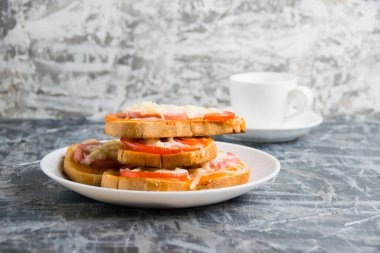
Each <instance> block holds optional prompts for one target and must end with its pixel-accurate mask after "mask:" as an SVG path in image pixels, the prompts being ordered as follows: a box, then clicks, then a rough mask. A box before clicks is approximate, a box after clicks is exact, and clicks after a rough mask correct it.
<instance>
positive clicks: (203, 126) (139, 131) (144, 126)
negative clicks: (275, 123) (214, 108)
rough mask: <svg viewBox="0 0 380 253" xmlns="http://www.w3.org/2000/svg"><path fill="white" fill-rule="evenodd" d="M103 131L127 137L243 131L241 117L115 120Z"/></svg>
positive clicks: (177, 135) (243, 124) (186, 135)
mask: <svg viewBox="0 0 380 253" xmlns="http://www.w3.org/2000/svg"><path fill="white" fill-rule="evenodd" d="M104 132H105V133H106V134H108V135H110V136H117V137H127V138H145V139H146V138H164V137H192V136H209V135H220V134H232V133H244V132H245V122H244V119H243V118H234V119H230V120H225V121H218V122H216V121H207V120H136V119H130V120H115V121H109V122H106V126H105V129H104Z"/></svg>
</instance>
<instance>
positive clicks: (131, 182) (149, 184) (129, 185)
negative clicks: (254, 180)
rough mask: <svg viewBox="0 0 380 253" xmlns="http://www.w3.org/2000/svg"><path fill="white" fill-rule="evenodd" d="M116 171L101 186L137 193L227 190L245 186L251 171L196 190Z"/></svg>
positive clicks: (108, 173) (186, 184)
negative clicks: (131, 176) (128, 175)
mask: <svg viewBox="0 0 380 253" xmlns="http://www.w3.org/2000/svg"><path fill="white" fill-rule="evenodd" d="M118 174H119V172H118V171H116V170H109V171H106V172H105V173H104V174H103V178H102V183H101V186H102V187H105V188H113V189H121V190H135V191H191V190H206V189H217V188H225V187H230V186H235V185H240V184H245V183H247V182H248V180H249V175H250V169H249V168H248V167H246V169H245V170H244V171H243V172H242V173H240V174H235V175H228V176H224V177H221V178H216V179H213V180H208V181H203V182H202V181H201V182H200V183H199V184H198V185H197V186H196V187H195V188H194V189H190V182H189V181H185V182H184V181H174V180H162V179H152V178H127V177H120V176H118Z"/></svg>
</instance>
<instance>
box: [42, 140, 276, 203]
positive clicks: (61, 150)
mask: <svg viewBox="0 0 380 253" xmlns="http://www.w3.org/2000/svg"><path fill="white" fill-rule="evenodd" d="M215 142H216V144H218V143H221V144H222V145H223V144H227V145H231V146H235V147H238V148H246V149H251V150H253V151H255V152H258V153H259V154H261V155H264V156H266V157H268V158H269V159H272V160H273V161H274V163H275V167H274V170H273V172H272V173H271V174H269V175H267V176H265V177H263V178H261V179H259V180H256V181H253V182H248V183H245V184H241V185H236V186H230V187H224V188H217V189H206V190H199V191H137V190H123V189H112V188H103V187H97V186H92V185H86V184H82V183H77V182H74V181H71V180H69V179H66V178H64V177H60V176H56V175H54V174H53V173H49V168H48V167H49V166H47V165H46V164H45V163H47V160H48V159H49V158H50V156H54V155H58V154H61V153H62V155H64V153H65V152H66V150H67V148H68V147H63V148H59V149H55V150H53V151H51V152H49V153H48V154H46V155H45V156H44V157H43V158H42V159H41V161H40V169H41V170H42V172H43V173H44V174H45V175H46V176H48V177H49V178H51V179H53V180H54V181H56V182H57V183H59V184H61V185H63V186H64V187H66V188H67V186H66V185H64V183H68V184H72V185H73V186H79V187H82V188H83V189H88V190H94V191H102V192H110V193H111V192H112V193H116V194H127V193H128V194H135V195H166V196H178V195H193V196H194V195H203V194H204V193H205V192H207V193H210V194H212V193H223V192H226V191H230V190H234V189H236V190H238V189H244V188H250V187H252V189H253V188H255V187H257V186H259V185H261V184H263V183H265V182H268V181H269V180H271V179H273V178H275V177H276V176H277V175H278V173H279V172H280V170H281V163H280V162H279V160H278V159H277V158H276V157H275V156H273V155H271V154H269V153H267V152H265V151H262V150H259V149H256V148H252V147H248V146H245V145H239V144H234V143H229V142H222V141H215ZM56 153H58V154H56ZM250 169H251V170H252V169H253V168H250ZM70 190H71V189H70Z"/></svg>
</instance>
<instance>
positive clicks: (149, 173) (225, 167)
mask: <svg viewBox="0 0 380 253" xmlns="http://www.w3.org/2000/svg"><path fill="white" fill-rule="evenodd" d="M247 170H248V167H247V166H246V165H245V164H244V163H243V162H242V161H241V160H240V159H239V158H238V157H236V156H235V155H234V154H232V153H230V152H222V151H219V152H218V155H217V157H216V158H215V159H213V160H212V161H210V162H207V163H205V164H203V165H202V167H200V168H191V169H183V168H174V169H154V168H142V167H137V168H132V167H127V166H126V167H123V168H122V169H120V176H122V177H129V178H152V179H162V180H175V181H183V182H187V183H189V185H190V189H195V188H196V186H197V185H198V184H202V183H205V182H208V181H210V180H214V179H217V178H221V177H224V176H228V175H238V174H242V173H244V172H246V171H247Z"/></svg>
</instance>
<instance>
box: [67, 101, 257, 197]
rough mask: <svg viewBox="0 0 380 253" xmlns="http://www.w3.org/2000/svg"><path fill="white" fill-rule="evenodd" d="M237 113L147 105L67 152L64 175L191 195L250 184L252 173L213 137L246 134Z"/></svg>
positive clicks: (111, 119)
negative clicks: (102, 139)
mask: <svg viewBox="0 0 380 253" xmlns="http://www.w3.org/2000/svg"><path fill="white" fill-rule="evenodd" d="M244 131H245V124H244V120H243V119H242V118H240V117H236V116H235V114H234V113H232V112H228V111H223V110H219V109H216V108H204V107H198V106H175V105H158V104H154V103H151V102H145V103H140V104H136V105H133V106H130V107H127V108H126V109H125V110H124V111H123V112H121V113H113V114H109V115H107V116H106V125H105V133H106V134H107V135H109V136H113V137H119V138H120V139H115V140H110V141H106V142H100V141H97V140H94V139H91V140H86V141H84V142H82V143H80V144H74V145H72V146H70V147H69V148H68V150H67V153H66V156H65V161H64V172H65V174H66V175H67V176H68V177H69V178H70V179H71V180H73V181H75V182H79V183H84V184H89V185H94V186H101V187H107V188H114V189H124V190H143V191H187V190H202V189H212V188H222V187H228V186H234V185H239V184H243V183H246V182H247V181H248V178H249V173H250V169H249V168H248V167H247V166H246V165H245V164H244V163H243V162H242V161H241V160H240V159H239V158H238V157H236V156H235V155H234V154H232V153H230V152H224V151H221V150H217V147H216V144H215V142H214V140H213V139H211V138H210V137H209V136H211V135H220V134H232V133H242V132H244Z"/></svg>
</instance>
